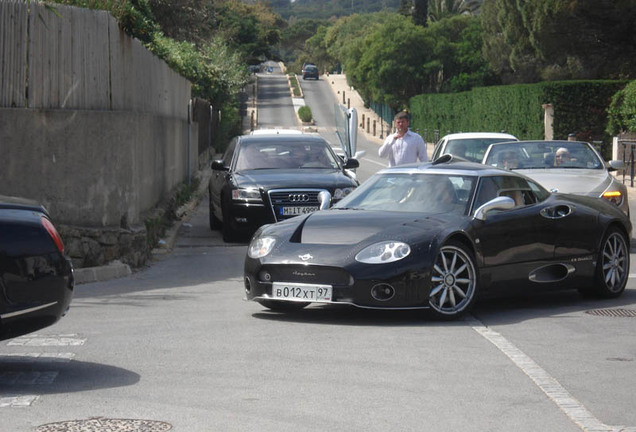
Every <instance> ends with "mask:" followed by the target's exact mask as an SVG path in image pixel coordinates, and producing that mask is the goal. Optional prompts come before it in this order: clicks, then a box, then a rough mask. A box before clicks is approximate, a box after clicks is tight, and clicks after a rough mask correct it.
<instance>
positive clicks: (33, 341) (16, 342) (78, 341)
mask: <svg viewBox="0 0 636 432" xmlns="http://www.w3.org/2000/svg"><path fill="white" fill-rule="evenodd" d="M84 342H86V339H85V338H78V337H77V335H76V334H69V335H37V334H32V335H29V336H23V337H19V338H15V339H13V340H11V341H10V342H9V343H8V344H7V345H9V346H40V347H41V346H79V345H84Z"/></svg>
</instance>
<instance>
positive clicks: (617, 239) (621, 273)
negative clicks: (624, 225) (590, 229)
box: [594, 228, 629, 298]
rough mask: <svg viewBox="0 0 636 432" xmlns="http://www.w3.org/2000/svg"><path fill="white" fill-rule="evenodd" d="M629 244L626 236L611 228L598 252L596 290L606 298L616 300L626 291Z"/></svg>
mask: <svg viewBox="0 0 636 432" xmlns="http://www.w3.org/2000/svg"><path fill="white" fill-rule="evenodd" d="M628 245H629V242H628V241H627V237H626V236H625V234H624V233H623V232H622V231H620V230H618V229H616V228H610V229H609V230H608V231H607V233H606V234H605V237H604V238H603V242H602V243H601V249H600V250H599V252H598V259H597V262H596V280H595V282H596V283H595V285H594V289H595V292H596V294H597V295H599V296H601V297H604V298H615V297H618V296H620V295H621V294H622V293H623V291H625V285H627V278H628V277H629V246H628Z"/></svg>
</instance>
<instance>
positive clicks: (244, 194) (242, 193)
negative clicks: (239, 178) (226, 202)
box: [232, 188, 263, 202]
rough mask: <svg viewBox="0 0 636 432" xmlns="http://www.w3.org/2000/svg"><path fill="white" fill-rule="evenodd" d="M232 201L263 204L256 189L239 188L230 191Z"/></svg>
mask: <svg viewBox="0 0 636 432" xmlns="http://www.w3.org/2000/svg"><path fill="white" fill-rule="evenodd" d="M232 200H234V201H250V202H263V199H262V198H261V192H260V191H259V190H258V189H256V188H241V189H234V190H232Z"/></svg>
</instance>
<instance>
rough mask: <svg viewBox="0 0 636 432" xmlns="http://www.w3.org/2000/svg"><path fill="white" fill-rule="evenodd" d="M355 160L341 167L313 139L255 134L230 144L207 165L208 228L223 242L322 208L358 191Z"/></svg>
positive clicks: (322, 141) (340, 161) (318, 138)
mask: <svg viewBox="0 0 636 432" xmlns="http://www.w3.org/2000/svg"><path fill="white" fill-rule="evenodd" d="M358 166H359V163H358V161H357V160H356V159H348V160H347V161H346V162H345V161H343V159H341V158H340V157H338V156H337V155H336V154H335V153H334V151H333V150H332V148H331V146H330V145H329V143H328V142H327V141H326V140H325V139H324V138H322V137H321V136H320V135H318V134H314V133H303V132H301V131H297V130H259V131H254V132H253V133H251V134H249V135H242V136H239V137H237V138H235V139H233V140H232V142H231V143H230V145H229V146H228V148H227V150H226V151H225V153H224V154H223V158H222V159H220V160H216V161H214V162H213V163H212V176H211V178H210V183H209V196H210V202H209V205H210V228H211V229H213V230H215V229H221V230H222V233H223V239H224V240H225V241H233V240H236V239H238V238H240V237H246V236H249V235H251V234H252V233H254V231H256V229H257V228H258V227H260V226H261V225H263V224H267V223H273V222H278V221H281V220H284V219H288V218H291V217H294V216H297V215H302V214H305V213H309V212H312V211H315V210H318V209H319V208H321V207H322V208H326V207H329V206H330V205H332V204H334V203H336V202H338V201H339V200H341V199H342V198H344V197H345V196H347V195H348V194H349V193H350V192H351V191H353V190H354V189H355V188H356V187H357V186H358V181H357V180H355V178H354V175H353V173H352V172H351V171H350V170H352V169H354V168H357V167H358Z"/></svg>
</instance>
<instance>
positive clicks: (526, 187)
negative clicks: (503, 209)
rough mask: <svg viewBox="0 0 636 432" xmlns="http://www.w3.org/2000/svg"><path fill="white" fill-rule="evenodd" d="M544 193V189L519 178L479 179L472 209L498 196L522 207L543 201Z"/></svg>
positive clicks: (496, 177)
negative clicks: (510, 199)
mask: <svg viewBox="0 0 636 432" xmlns="http://www.w3.org/2000/svg"><path fill="white" fill-rule="evenodd" d="M545 193H546V191H545V189H543V188H541V187H540V186H538V185H536V184H534V183H530V182H528V181H526V180H525V179H523V178H520V177H515V176H493V177H484V178H482V179H481V182H480V185H479V189H478V191H477V195H476V199H475V205H474V206H473V208H475V209H476V208H479V206H481V205H483V204H485V203H487V202H488V201H490V200H491V199H493V198H496V197H499V196H507V197H510V198H512V199H513V200H514V202H515V207H522V206H526V205H530V204H535V203H537V202H539V201H543V200H544V199H545V198H547V196H548V195H549V193H548V194H547V195H545ZM539 197H541V198H539Z"/></svg>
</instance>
